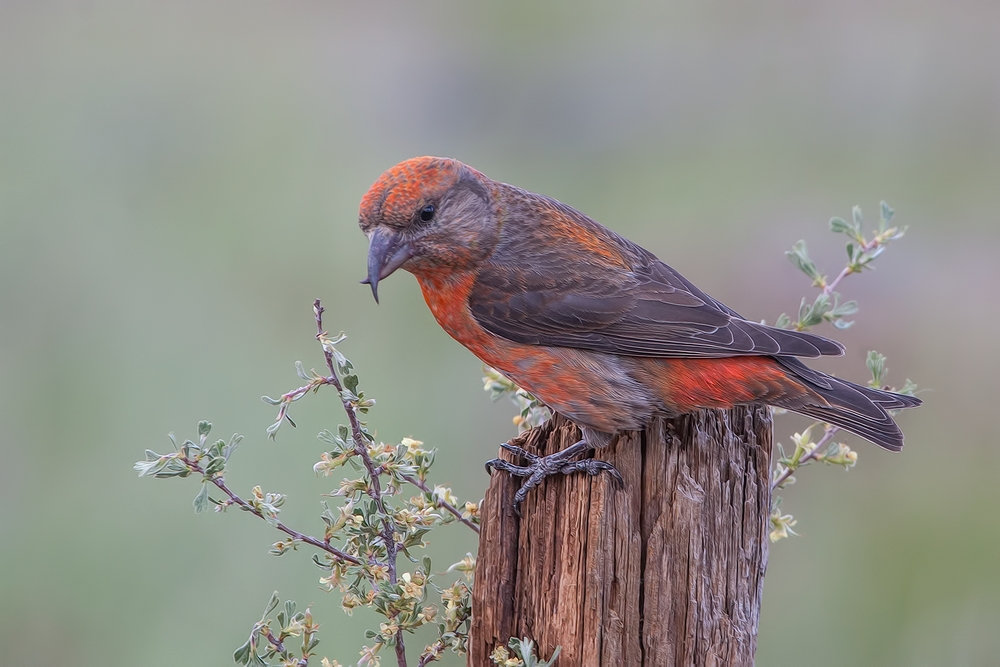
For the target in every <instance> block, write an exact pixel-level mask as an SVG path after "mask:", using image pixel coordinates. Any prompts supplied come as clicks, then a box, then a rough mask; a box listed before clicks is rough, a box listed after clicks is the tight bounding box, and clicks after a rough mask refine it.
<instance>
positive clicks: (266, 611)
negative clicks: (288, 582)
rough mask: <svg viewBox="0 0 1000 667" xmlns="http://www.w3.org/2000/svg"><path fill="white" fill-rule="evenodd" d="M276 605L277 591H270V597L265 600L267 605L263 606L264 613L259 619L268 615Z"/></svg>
mask: <svg viewBox="0 0 1000 667" xmlns="http://www.w3.org/2000/svg"><path fill="white" fill-rule="evenodd" d="M277 606H278V591H274V592H273V593H271V599H270V600H268V601H267V606H266V607H265V608H264V613H263V614H262V615H261V617H260V620H261V621H263V620H264V619H266V618H267V617H268V615H269V614H270V613H271V612H272V611H274V610H275V608H276V607H277Z"/></svg>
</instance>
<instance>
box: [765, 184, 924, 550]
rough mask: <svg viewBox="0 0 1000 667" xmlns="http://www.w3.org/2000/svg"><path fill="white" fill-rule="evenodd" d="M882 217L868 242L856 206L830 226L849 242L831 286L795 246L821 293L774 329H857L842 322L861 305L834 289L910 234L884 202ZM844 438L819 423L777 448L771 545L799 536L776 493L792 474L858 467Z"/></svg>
mask: <svg viewBox="0 0 1000 667" xmlns="http://www.w3.org/2000/svg"><path fill="white" fill-rule="evenodd" d="M879 213H880V215H879V222H878V226H877V227H876V228H875V230H874V231H873V232H872V235H871V237H870V238H868V237H866V236H865V234H864V231H863V227H862V225H863V218H862V214H861V208H860V207H858V206H855V207H854V208H853V210H852V211H851V221H850V222H847V221H845V220H843V219H842V218H832V219H831V220H830V231H831V232H834V233H835V234H844V235H845V236H847V238H848V241H847V262H846V264H845V266H844V267H843V268H842V269H841V270H840V272H839V273H837V275H836V277H835V278H834V279H833V280H828V279H827V276H826V275H825V274H823V273H822V272H820V270H819V269H818V268H817V266H816V264H815V263H814V262H813V261H812V260H811V259H810V258H809V252H808V250H807V248H806V242H805V241H799V242H797V243H796V244H795V245H794V246H792V249H791V250H788V251H786V252H785V255H786V256H787V257H788V259H789V260H790V261H791V262H792V264H794V265H795V266H796V267H798V269H799V270H800V271H802V273H804V274H806V275H807V276H808V277H809V278H810V279H811V280H812V284H813V287H816V288H818V289H819V294H817V295H816V297H815V298H814V299H813V300H812V301H811V302H810V300H809V299H808V298H807V297H803V298H802V301H801V303H800V304H799V310H798V316H797V319H795V320H794V321H793V320H792V318H791V317H789V316H788V315H786V314H785V313H782V314H781V316H780V317H778V319H777V321H776V322H775V326H777V327H780V328H783V329H795V330H796V331H806V330H807V329H811V328H812V327H814V326H817V325H819V324H822V323H823V322H829V323H831V324H833V326H835V327H837V328H838V329H846V328H848V327H850V326H851V325H853V324H854V322H852V321H847V320H845V319H844V317H847V316H850V315H854V314H855V313H857V312H858V304H857V302H855V301H847V302H844V303H840V294H839V293H838V292H837V291H836V288H837V287H838V286H839V285H840V283H841V281H842V280H844V278H846V277H847V276H849V275H851V274H852V273H861V272H862V271H864V270H865V269H872V268H874V267H872V262H873V261H874V260H875V259H876V258H877V257H879V256H880V255H881V254H882V253H883V252H885V249H886V247H887V246H888V245H889V243H890V242H892V241H895V240H897V239H900V238H902V237H903V234H905V233H906V228H905V227H894V226H891V224H890V223H891V222H892V218H893V216H894V215H895V211H893V209H892V208H890V207H889V205H888V204H886V203H885V202H884V201H883V202H881V204H880V206H879ZM866 363H867V366H868V370H869V372H870V373H871V380H869V382H868V385H869V386H870V387H875V388H879V389H888V390H890V391H895V392H898V393H901V394H907V395H911V396H912V395H913V394H914V393H915V392H916V390H917V385H915V384H914V383H912V382H911V381H910V380H909V379H907V380H906V383H905V384H904V385H903V386H902V387H900V388H899V389H895V388H892V387H889V386H887V385H886V384H885V377H886V373H887V372H888V369H887V367H886V358H885V355H883V354H880V353H879V352H876V351H875V350H870V351H869V352H868V357H867V362H866ZM774 412H775V414H782V413H784V412H785V411H784V410H780V409H775V410H774ZM893 414H894V413H893ZM820 431H821V432H822V435H821V436H819V438H818V439H816V440H813V434H814V433H818V432H820ZM842 433H843V432H842V431H841V429H840V428H838V427H836V426H833V425H832V424H827V423H824V422H820V421H816V422H813V423H812V424H810V425H809V426H808V427H807V428H806V429H805V430H804V431H802V432H801V433H795V434H794V435H792V444H793V448H792V451H791V452H790V453H787V452H786V451H785V448H784V447H783V446H782V444H781V443H780V442H779V443H776V444H777V447H776V452H775V457H774V464H773V468H772V470H771V491H772V497H771V531H770V535H769V537H770V539H771V541H772V542H777V541H778V540H781V539H783V538H786V537H788V536H789V535H795V534H796V533H795V531H794V530H793V527H794V526H795V525H796V523H797V521H796V520H795V517H793V516H792V515H791V514H786V513H784V512H782V510H781V496H779V495H778V494H777V493H776V492H777V491H780V490H782V489H784V488H785V487H786V486H788V485H789V484H794V483H795V477H794V474H795V472H796V471H798V470H799V469H800V468H802V467H803V466H806V465H808V464H810V463H814V462H819V463H824V464H827V465H833V466H840V467H842V468H844V469H845V470H848V469H850V468H853V467H854V465H855V464H856V463H857V462H858V454H857V452H855V451H854V450H852V449H851V448H850V447H848V446H847V444H845V443H844V442H841V441H840V440H839V439H838V436H840V435H842Z"/></svg>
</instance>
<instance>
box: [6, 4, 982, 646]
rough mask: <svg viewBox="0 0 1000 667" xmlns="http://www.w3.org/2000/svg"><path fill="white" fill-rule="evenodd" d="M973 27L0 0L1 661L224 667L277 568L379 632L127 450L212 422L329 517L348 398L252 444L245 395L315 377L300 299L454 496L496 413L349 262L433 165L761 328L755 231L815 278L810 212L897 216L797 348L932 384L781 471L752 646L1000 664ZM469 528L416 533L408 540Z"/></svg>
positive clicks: (763, 262)
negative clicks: (410, 180) (603, 235)
mask: <svg viewBox="0 0 1000 667" xmlns="http://www.w3.org/2000/svg"><path fill="white" fill-rule="evenodd" d="M664 4H665V3H664ZM998 25H1000V9H998V5H996V3H991V2H985V1H984V2H947V3H946V2H920V1H917V2H912V1H911V2H842V3H820V2H813V3H809V2H807V3H800V2H790V1H789V2H762V3H751V4H746V3H734V2H730V3H723V2H697V3H677V4H674V3H671V4H670V6H669V7H664V6H659V5H658V4H656V3H641V4H634V5H626V4H623V3H614V4H613V7H612V6H611V3H608V4H607V5H597V4H591V3H577V2H568V1H566V2H548V3H534V2H527V1H524V2H505V3H461V2H453V3H443V2H434V3H407V2H395V3H330V2H281V3H279V2H262V1H259V0H241V1H239V2H237V1H235V0H234V1H230V2H192V1H189V0H185V1H176V2H110V1H107V2H106V1H103V0H90V1H87V2H62V3H59V2H47V1H38V0H0V663H2V664H5V665H83V666H89V665H106V666H118V665H122V666H125V665H128V666H131V665H151V666H153V665H177V664H185V665H224V664H231V663H230V655H231V652H232V650H233V649H234V648H235V647H236V646H238V645H239V644H240V643H242V641H243V639H244V638H245V635H246V633H247V632H248V631H249V628H250V626H251V624H252V623H253V621H254V620H255V619H256V618H257V616H258V615H259V613H260V608H262V606H263V605H264V603H265V602H266V600H267V598H268V596H269V595H270V593H271V591H272V590H273V589H275V588H277V589H278V590H279V591H280V592H281V594H282V595H283V596H287V597H292V598H295V599H297V600H298V601H299V602H300V603H310V602H312V603H313V608H314V610H315V612H316V613H317V615H318V616H319V620H320V622H321V623H322V624H323V629H322V631H321V640H322V643H321V644H320V654H321V655H328V656H329V657H331V658H337V659H339V660H340V661H341V662H344V663H347V662H353V661H354V660H356V658H357V650H358V648H359V647H360V645H361V643H362V642H363V637H362V630H363V628H364V627H366V625H367V624H368V623H369V622H370V621H371V620H372V619H371V618H370V617H365V616H364V615H363V614H356V615H355V617H354V618H351V619H349V618H347V617H346V616H344V615H343V614H342V613H341V611H340V609H339V598H338V597H337V596H335V595H330V594H325V593H323V592H321V591H320V590H319V588H318V585H317V579H318V577H319V576H320V572H319V571H318V570H316V569H315V568H313V567H312V566H311V565H310V564H309V563H308V552H307V551H301V552H299V553H295V554H292V555H289V556H285V557H283V558H281V559H276V558H273V557H270V556H268V555H267V549H268V546H269V544H270V543H271V542H272V541H274V540H275V539H276V534H275V533H273V532H272V531H271V530H270V529H268V528H267V527H266V526H265V525H264V524H263V523H262V522H259V521H256V520H251V518H250V517H247V516H242V515H239V514H234V513H230V514H229V515H225V516H222V515H216V514H210V515H199V516H197V517H196V516H195V515H194V514H193V513H192V509H191V499H192V498H193V496H194V495H195V493H196V492H197V490H198V489H197V487H198V485H197V483H195V482H192V481H190V480H172V481H151V480H147V479H141V480H140V479H137V478H136V476H135V474H134V472H133V471H132V469H131V466H132V463H133V461H135V460H136V459H138V458H140V457H141V455H142V451H143V449H144V448H146V447H151V448H154V449H160V450H163V449H165V448H166V447H167V446H168V441H167V439H166V437H165V434H166V433H167V432H169V431H175V432H176V433H177V434H178V435H179V436H181V437H189V436H193V435H194V434H195V426H196V423H197V421H198V420H199V419H209V420H211V421H212V422H214V424H215V429H216V430H215V433H218V434H219V435H221V436H228V435H229V434H230V433H232V432H234V431H239V432H241V433H244V434H246V436H247V438H246V440H245V441H244V444H243V446H242V447H241V449H240V451H239V452H238V453H237V455H236V458H235V459H234V462H233V470H232V472H231V474H230V475H229V477H228V479H229V481H230V482H231V484H232V486H233V487H234V488H236V489H238V490H240V491H242V492H247V491H248V490H249V488H250V487H251V486H252V485H253V484H256V483H260V484H262V485H263V486H264V487H265V488H266V489H268V490H277V491H284V492H286V493H288V494H289V498H290V499H289V502H288V504H287V505H286V509H285V515H286V516H287V517H288V521H289V522H290V523H291V524H293V525H296V526H299V527H302V528H303V529H310V530H314V531H315V530H318V528H317V524H318V518H317V515H318V502H319V494H320V493H322V492H325V491H328V490H330V489H331V488H332V486H333V484H334V482H335V481H336V479H339V478H334V479H330V478H327V479H317V478H315V477H314V475H313V474H312V472H311V470H310V466H311V465H312V463H313V462H314V461H315V460H316V459H317V457H318V455H319V452H320V451H321V446H320V445H321V443H320V442H319V441H317V440H316V439H315V437H314V436H315V433H316V432H318V431H319V430H320V429H322V428H325V427H334V426H336V424H337V423H338V421H339V420H341V418H342V417H341V415H340V414H338V411H337V409H336V405H335V403H334V402H333V401H332V400H331V396H330V395H325V396H324V395H322V394H321V395H320V396H319V397H314V398H311V399H310V400H307V401H303V402H301V403H297V404H296V405H295V409H294V411H293V415H294V416H295V417H297V421H298V424H299V428H298V429H296V430H293V429H290V428H287V427H286V428H284V429H282V431H281V433H280V434H279V436H278V441H277V443H270V442H268V441H267V440H266V438H265V435H264V428H265V427H266V426H267V425H268V423H270V421H271V420H272V419H273V417H274V414H275V411H274V409H273V408H271V407H269V406H266V405H264V404H263V403H261V402H260V400H259V397H260V395H261V394H265V393H267V394H271V395H276V394H278V393H280V392H282V391H287V390H289V389H291V388H293V387H295V386H297V382H298V378H297V377H296V376H295V373H294V369H293V362H294V361H295V360H302V361H303V362H304V363H305V364H306V366H307V367H310V366H319V365H321V363H322V359H321V357H320V355H319V354H318V350H317V346H316V343H315V341H314V340H313V338H312V336H313V332H314V329H313V321H312V313H311V310H310V304H311V303H312V300H313V299H314V298H316V297H320V298H322V299H323V300H324V303H325V304H326V305H327V306H328V309H329V312H328V318H327V322H328V327H329V328H330V329H331V330H333V331H337V330H339V329H344V330H346V331H347V333H348V334H349V336H350V338H349V340H348V341H347V342H346V343H345V344H344V345H343V346H342V349H343V350H344V351H345V353H347V354H348V356H350V357H351V358H352V359H353V360H354V362H355V363H356V365H357V366H358V368H359V370H360V372H361V375H362V385H363V387H365V388H367V390H368V391H369V392H370V393H371V394H372V395H373V396H374V397H376V398H377V400H378V401H379V405H378V407H377V409H376V410H375V412H374V413H373V414H372V419H371V423H372V424H373V425H374V426H375V427H376V428H377V430H378V433H379V435H380V436H381V437H382V438H384V439H386V440H393V441H395V440H397V439H398V438H400V437H402V436H405V435H412V436H414V437H417V438H420V439H422V440H424V441H426V442H427V443H428V444H429V445H432V446H434V447H438V448H440V450H441V456H440V462H439V464H438V466H437V471H436V475H437V479H436V480H435V481H439V482H447V483H450V484H452V485H453V486H454V488H455V490H456V492H457V493H458V494H459V495H460V496H461V497H462V498H474V499H478V498H479V497H480V496H481V494H482V492H483V489H484V488H485V485H486V479H487V478H486V474H485V472H484V471H483V467H482V462H483V461H484V460H485V459H486V458H488V457H490V456H492V455H493V453H494V452H495V451H496V444H497V443H498V442H500V441H502V440H505V439H507V438H508V437H509V436H511V435H512V434H513V432H514V427H513V425H512V424H511V421H510V418H511V416H512V414H513V411H512V408H511V406H509V405H508V404H506V403H502V404H499V405H494V404H491V403H490V401H489V400H488V398H487V396H486V394H484V393H483V391H482V390H481V382H480V375H481V373H480V364H479V362H478V361H477V360H476V359H475V358H473V357H472V356H471V355H470V354H469V353H468V352H466V351H465V350H464V349H463V348H462V347H461V346H459V345H458V344H457V343H455V342H453V341H451V340H450V339H449V338H448V337H447V336H446V335H445V334H444V333H443V332H442V331H441V330H440V329H439V328H438V327H437V325H436V324H435V323H434V322H433V320H432V318H431V315H430V314H429V312H428V311H427V308H426V307H425V306H424V304H423V303H422V300H421V298H420V296H419V292H418V290H417V288H416V285H415V282H414V280H413V279H412V277H410V276H408V275H406V274H403V273H401V274H400V275H398V276H394V277H393V278H392V279H391V280H389V281H387V282H386V283H385V284H384V286H383V287H382V293H381V297H382V305H381V306H378V307H377V306H376V305H375V304H374V303H373V302H372V299H371V295H370V293H369V291H368V289H367V288H366V287H364V286H361V285H358V280H359V279H360V278H361V277H362V276H363V275H364V273H365V269H364V267H365V252H366V241H365V239H364V237H363V236H362V234H361V233H360V232H359V231H358V229H357V227H356V216H357V206H358V202H359V201H360V199H361V196H362V195H363V194H364V192H365V191H366V189H367V188H368V186H369V185H370V184H371V183H372V182H373V181H374V180H375V179H376V178H377V177H378V175H379V174H380V173H381V172H382V171H383V170H385V169H387V168H388V167H390V166H392V165H393V164H395V163H396V162H398V161H400V160H402V159H405V158H408V157H412V156H414V155H421V154H437V155H448V156H453V157H457V158H459V159H462V160H464V161H466V162H468V163H470V164H472V165H474V166H475V167H477V168H479V169H480V170H482V171H484V172H485V173H486V174H488V175H490V176H492V177H494V178H496V179H499V180H503V181H507V182H510V183H515V184H517V185H520V186H522V187H525V188H528V189H530V190H534V191H536V192H542V193H546V194H548V195H551V196H554V197H556V198H558V199H561V200H563V201H565V202H567V203H569V204H571V205H573V206H575V207H577V208H579V209H581V210H583V211H585V212H587V213H589V214H591V215H592V216H594V217H595V218H597V219H598V220H600V221H602V222H604V223H605V224H607V225H608V226H610V227H612V228H614V229H616V230H617V231H619V232H621V233H623V234H625V235H627V236H628V237H630V238H632V239H634V240H635V241H637V242H639V243H641V244H643V245H645V246H646V247H648V248H649V249H651V250H653V251H654V252H656V253H657V254H658V255H659V256H660V257H662V258H663V259H664V260H665V261H667V262H668V263H670V264H672V265H673V266H675V267H676V268H677V269H679V270H680V271H682V272H683V273H684V274H685V275H687V276H688V277H689V278H691V279H692V280H693V281H694V282H696V283H697V284H698V285H699V286H700V287H702V288H703V289H705V290H706V291H708V292H709V293H711V294H713V295H714V296H716V297H718V298H720V299H721V300H723V301H724V302H726V303H728V304H730V305H731V306H733V307H735V308H737V309H738V310H740V311H741V312H743V313H744V314H745V315H747V316H748V317H753V318H767V319H768V320H769V321H773V319H774V318H775V317H776V316H777V315H778V314H780V313H781V312H782V311H789V312H790V311H792V310H793V309H794V308H796V307H797V305H798V300H799V297H800V296H801V295H802V294H805V293H806V292H807V291H808V285H807V282H808V281H807V280H806V279H805V278H804V277H803V276H802V275H800V274H798V272H797V271H796V270H795V269H794V268H793V267H792V265H791V264H789V263H788V262H787V261H786V260H785V258H784V257H783V256H782V251H783V250H785V249H786V248H788V247H790V246H791V244H792V243H793V242H795V241H796V240H798V239H799V238H803V237H804V238H806V239H807V240H808V241H809V242H810V248H811V250H812V253H813V255H814V256H815V257H816V258H817V259H818V260H819V261H820V263H821V266H824V267H826V269H827V270H828V271H834V270H835V269H836V268H838V267H839V266H840V263H841V261H842V259H843V257H844V253H843V245H842V243H841V242H840V240H839V239H838V238H837V237H834V236H832V235H831V234H829V232H827V231H826V222H827V220H828V219H829V218H830V217H831V216H832V215H840V216H843V217H847V216H848V215H849V214H850V207H851V206H852V205H853V204H860V205H861V206H862V207H863V209H864V210H865V211H866V213H867V216H868V217H867V219H868V222H869V223H871V224H874V221H875V220H876V219H877V205H878V201H879V199H886V200H887V201H889V203H890V204H892V205H893V206H894V207H895V208H896V209H897V211H898V213H897V220H898V221H899V222H900V223H901V224H907V225H909V226H910V232H909V234H908V235H907V237H906V238H905V239H903V240H902V241H900V242H898V243H897V244H895V245H894V246H893V247H892V248H890V249H889V251H888V252H887V253H886V255H885V256H884V257H883V258H881V259H880V260H879V261H878V270H877V271H875V272H873V273H871V274H867V275H864V276H862V277H851V278H850V279H848V280H847V281H846V282H845V283H844V285H843V290H842V292H843V294H844V295H845V297H847V298H855V299H858V300H859V301H860V304H861V312H860V313H859V315H858V316H857V318H856V319H857V320H858V324H857V325H856V326H855V327H854V328H852V329H850V330H849V331H846V332H843V333H839V334H836V335H838V337H839V338H840V339H841V340H843V341H844V342H845V343H846V344H847V346H848V354H847V355H846V357H844V358H842V359H837V360H824V361H826V362H828V363H824V364H822V367H823V368H824V369H826V370H835V371H836V372H837V373H838V374H840V375H843V376H845V377H848V378H852V379H855V380H863V379H865V377H866V371H865V369H864V361H863V360H864V355H865V352H866V351H867V350H869V349H872V348H877V349H879V350H880V351H882V352H884V353H885V354H887V355H888V357H889V362H890V367H891V369H892V370H891V372H890V376H889V380H890V381H892V382H895V383H897V384H901V383H902V381H903V380H904V379H905V377H907V376H908V377H911V378H913V379H914V380H915V381H916V382H918V383H919V384H920V385H922V386H925V387H929V388H931V389H932V391H931V392H929V393H926V394H924V398H925V400H926V406H925V407H924V408H923V409H921V410H919V411H914V412H911V413H908V414H906V415H904V416H902V417H901V423H902V425H903V427H904V429H905V430H906V432H907V447H906V450H905V451H904V453H903V454H901V455H891V454H888V453H886V452H883V451H880V450H878V449H876V448H875V447H873V446H870V445H867V444H864V443H860V442H854V443H852V444H855V445H856V446H857V448H858V450H859V452H860V464H859V465H858V467H857V468H856V469H855V470H852V471H851V472H849V473H846V474H845V473H843V472H842V471H840V470H835V469H818V468H810V469H808V470H806V471H804V472H803V473H802V474H801V475H799V485H798V486H796V487H793V488H791V489H790V490H789V491H788V493H787V494H786V495H785V502H784V509H785V510H787V511H791V512H793V513H794V514H795V515H796V517H797V518H798V519H799V525H798V527H797V528H798V530H799V532H800V533H801V537H798V538H793V539H789V540H786V541H783V542H781V543H779V544H777V545H775V546H774V547H773V548H772V551H771V554H772V555H771V561H770V567H769V573H768V578H767V585H766V589H765V601H764V609H763V619H762V622H761V628H760V649H759V654H758V664H760V665H772V666H782V665H789V666H790V665H796V666H797V665H814V666H834V665H837V666H839V665H879V666H886V665H901V666H902V665H905V666H923V665H949V666H981V665H1000V632H997V629H998V628H1000V568H998V563H1000V516H998V513H997V511H996V510H997V508H998V505H1000V485H998V484H997V481H996V480H997V476H998V474H1000V448H998V447H997V446H996V444H995V432H994V428H995V426H994V425H995V420H996V412H995V411H996V409H997V390H996V382H997V380H996V378H997V376H998V374H1000V353H998V352H997V347H998V346H997V344H996V341H995V335H996V334H995V332H996V330H997V326H998V324H1000V310H998V308H997V302H998V301H997V300H998V297H997V288H998V287H1000V262H998V251H1000V225H998V221H997V215H998V211H1000V39H997V33H996V29H997V26H998ZM827 333H830V334H835V333H836V332H834V331H833V330H832V329H829V330H827ZM796 425H801V422H797V421H795V420H794V419H784V420H783V421H782V422H781V423H780V424H779V430H780V431H779V437H780V439H782V440H784V441H785V442H787V441H788V440H787V436H788V433H789V432H790V431H791V430H792V429H793V428H794V427H795V426H796ZM467 532H468V531H466V530H465V529H464V528H461V527H459V526H449V527H445V528H443V529H441V530H440V531H439V533H438V535H437V538H436V547H435V548H434V550H433V555H434V557H435V561H436V563H437V564H439V565H441V566H442V567H444V565H445V564H447V563H450V562H454V561H455V560H459V559H460V558H461V557H462V556H463V555H464V554H465V553H466V551H469V550H473V551H474V550H475V545H474V543H473V541H472V540H471V539H470V538H469V535H467V534H466V533H467ZM423 641H424V640H422V639H417V640H410V644H411V646H414V645H420V646H422V643H423ZM414 648H419V646H414ZM447 664H451V665H456V664H459V662H458V661H455V660H453V661H452V662H450V663H447Z"/></svg>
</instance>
